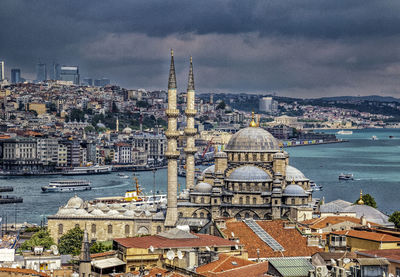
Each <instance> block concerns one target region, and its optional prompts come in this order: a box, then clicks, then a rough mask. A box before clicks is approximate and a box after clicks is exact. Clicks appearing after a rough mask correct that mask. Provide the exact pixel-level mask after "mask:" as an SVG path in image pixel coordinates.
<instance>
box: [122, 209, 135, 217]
mask: <svg viewBox="0 0 400 277" xmlns="http://www.w3.org/2000/svg"><path fill="white" fill-rule="evenodd" d="M123 216H126V217H134V216H135V212H134V211H132V210H127V211H126V212H124V214H123Z"/></svg>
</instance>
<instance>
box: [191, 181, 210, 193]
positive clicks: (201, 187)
mask: <svg viewBox="0 0 400 277" xmlns="http://www.w3.org/2000/svg"><path fill="white" fill-rule="evenodd" d="M194 190H195V191H196V192H202V193H210V192H211V190H212V186H211V185H210V184H209V183H205V182H201V183H198V184H197V185H196V186H195V187H194Z"/></svg>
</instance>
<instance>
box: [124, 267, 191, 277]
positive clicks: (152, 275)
mask: <svg viewBox="0 0 400 277" xmlns="http://www.w3.org/2000/svg"><path fill="white" fill-rule="evenodd" d="M131 273H132V274H139V271H133V272H131ZM157 274H161V276H163V277H186V276H189V275H185V274H181V273H177V272H173V271H170V270H167V269H163V268H159V267H154V268H152V269H150V271H149V273H148V274H146V277H156V276H157Z"/></svg>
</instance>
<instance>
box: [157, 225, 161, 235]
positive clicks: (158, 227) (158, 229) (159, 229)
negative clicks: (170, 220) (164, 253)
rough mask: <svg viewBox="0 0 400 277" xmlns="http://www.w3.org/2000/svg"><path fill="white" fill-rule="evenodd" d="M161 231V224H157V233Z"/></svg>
mask: <svg viewBox="0 0 400 277" xmlns="http://www.w3.org/2000/svg"><path fill="white" fill-rule="evenodd" d="M158 233H161V226H157V234H158Z"/></svg>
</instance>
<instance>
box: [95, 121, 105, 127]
mask: <svg viewBox="0 0 400 277" xmlns="http://www.w3.org/2000/svg"><path fill="white" fill-rule="evenodd" d="M96 126H97V127H99V128H106V125H104V124H103V123H101V122H99V123H97V124H96Z"/></svg>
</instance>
